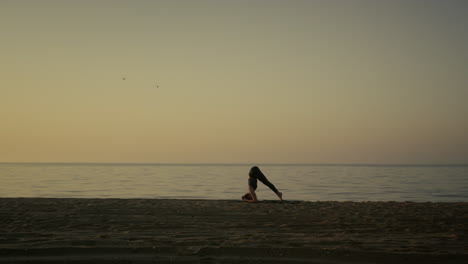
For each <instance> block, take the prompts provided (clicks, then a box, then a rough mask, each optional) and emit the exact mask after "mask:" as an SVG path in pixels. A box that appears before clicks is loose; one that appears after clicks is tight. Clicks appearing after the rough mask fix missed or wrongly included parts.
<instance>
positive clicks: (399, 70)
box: [0, 0, 468, 164]
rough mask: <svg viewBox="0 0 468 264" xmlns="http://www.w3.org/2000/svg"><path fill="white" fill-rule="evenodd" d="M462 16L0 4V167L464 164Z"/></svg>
mask: <svg viewBox="0 0 468 264" xmlns="http://www.w3.org/2000/svg"><path fill="white" fill-rule="evenodd" d="M467 13H468V1H455V0H453V1H452V0H443V1H431V0H414V1H390V0H388V1H373V0H372V1H370V0H369V1H357V0H349V1H348V0H342V1H336V0H323V1H312V0H310V1H294V0H292V1H275V0H265V1H255V0H253V1H252V0H248V1H247V0H239V1H189V0H187V1H177V0H175V1H102V0H92V1H88V0H83V1H66V0H64V1H47V0H41V1H33V0H31V1H23V0H17V1H8V0H5V1H0V32H1V35H0V39H1V42H0V77H1V78H0V162H142V163H153V162H154V163H200V162H201V163H418V164H433V163H438V164H442V163H468V102H467V100H468V16H467Z"/></svg>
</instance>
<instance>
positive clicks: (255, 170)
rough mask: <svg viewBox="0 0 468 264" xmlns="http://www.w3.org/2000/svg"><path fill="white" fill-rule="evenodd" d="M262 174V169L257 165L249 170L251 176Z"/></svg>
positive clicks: (256, 176)
mask: <svg viewBox="0 0 468 264" xmlns="http://www.w3.org/2000/svg"><path fill="white" fill-rule="evenodd" d="M261 174H262V171H261V170H260V169H259V168H258V167H257V166H253V167H252V168H251V169H250V172H249V176H250V177H251V178H258V176H259V175H261Z"/></svg>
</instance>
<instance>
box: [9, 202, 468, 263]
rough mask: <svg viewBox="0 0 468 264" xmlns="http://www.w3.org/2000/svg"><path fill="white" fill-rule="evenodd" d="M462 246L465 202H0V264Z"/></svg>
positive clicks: (323, 255)
mask: <svg viewBox="0 0 468 264" xmlns="http://www.w3.org/2000/svg"><path fill="white" fill-rule="evenodd" d="M466 245H468V203H467V202H335V201H317V202H309V201H287V202H283V203H281V202H279V201H264V202H261V203H255V204H252V203H245V202H242V201H240V200H208V199H207V200H204V199H119V198H111V199H107V198H0V263H25V262H28V261H34V262H35V263H41V262H43V263H51V262H52V263H54V262H61V263H63V262H64V261H67V262H69V263H84V262H86V263H90V262H91V263H106V261H110V262H109V263H113V262H112V261H116V260H119V261H127V260H128V261H130V260H132V261H133V260H134V261H137V262H138V263H140V262H141V263H152V262H151V261H154V260H155V259H156V260H158V262H161V263H164V262H172V263H193V262H194V261H195V262H196V261H199V262H203V263H216V261H218V262H222V263H238V262H242V261H246V260H247V261H252V260H254V261H255V262H260V263H262V262H265V263H266V262H268V263H306V262H308V263H310V262H312V263H313V262H320V261H324V262H335V263H396V262H398V263H427V262H431V263H462V262H463V259H465V260H466V258H467V257H468V247H467V246H466ZM210 261H211V262H210Z"/></svg>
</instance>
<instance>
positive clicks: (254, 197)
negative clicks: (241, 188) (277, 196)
mask: <svg viewBox="0 0 468 264" xmlns="http://www.w3.org/2000/svg"><path fill="white" fill-rule="evenodd" d="M249 192H250V195H251V196H252V200H247V201H249V202H258V199H257V194H256V193H255V190H254V189H253V188H252V186H249Z"/></svg>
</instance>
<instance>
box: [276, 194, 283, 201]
mask: <svg viewBox="0 0 468 264" xmlns="http://www.w3.org/2000/svg"><path fill="white" fill-rule="evenodd" d="M276 195H278V197H279V198H280V200H281V201H283V193H282V192H277V193H276Z"/></svg>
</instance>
